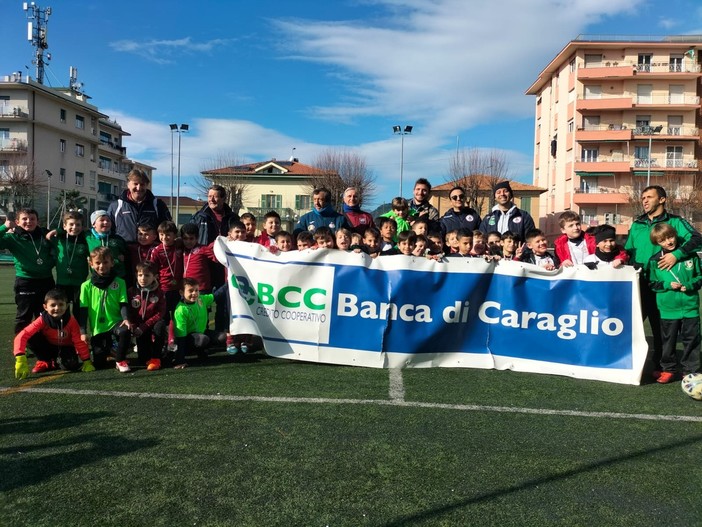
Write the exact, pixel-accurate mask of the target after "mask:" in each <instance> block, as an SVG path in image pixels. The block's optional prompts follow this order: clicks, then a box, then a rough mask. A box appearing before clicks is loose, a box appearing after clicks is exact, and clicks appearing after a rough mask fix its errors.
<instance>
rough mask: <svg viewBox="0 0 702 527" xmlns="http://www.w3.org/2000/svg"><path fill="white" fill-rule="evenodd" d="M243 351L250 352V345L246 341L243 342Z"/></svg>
mask: <svg viewBox="0 0 702 527" xmlns="http://www.w3.org/2000/svg"><path fill="white" fill-rule="evenodd" d="M241 352H242V353H248V352H249V345H248V344H246V343H245V342H242V343H241Z"/></svg>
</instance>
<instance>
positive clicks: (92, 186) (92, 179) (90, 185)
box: [88, 170, 97, 190]
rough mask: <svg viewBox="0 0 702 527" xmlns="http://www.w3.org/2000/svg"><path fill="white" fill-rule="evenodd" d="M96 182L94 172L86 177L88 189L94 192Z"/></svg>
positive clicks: (95, 173)
mask: <svg viewBox="0 0 702 527" xmlns="http://www.w3.org/2000/svg"><path fill="white" fill-rule="evenodd" d="M96 181H97V172H96V171H95V170H91V171H90V175H89V176H88V189H89V190H95V182H96Z"/></svg>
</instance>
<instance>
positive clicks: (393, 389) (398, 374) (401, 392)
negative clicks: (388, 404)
mask: <svg viewBox="0 0 702 527" xmlns="http://www.w3.org/2000/svg"><path fill="white" fill-rule="evenodd" d="M389 384H390V389H389V390H388V392H389V393H388V395H389V397H390V400H391V401H404V400H405V384H404V382H403V381H402V370H401V369H400V368H390V383H389Z"/></svg>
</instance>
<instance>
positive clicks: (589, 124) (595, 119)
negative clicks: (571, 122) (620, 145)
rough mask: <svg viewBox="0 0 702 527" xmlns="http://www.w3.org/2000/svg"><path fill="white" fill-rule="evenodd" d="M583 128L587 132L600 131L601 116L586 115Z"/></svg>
mask: <svg viewBox="0 0 702 527" xmlns="http://www.w3.org/2000/svg"><path fill="white" fill-rule="evenodd" d="M583 128H584V129H585V130H599V129H600V116H599V115H585V116H583Z"/></svg>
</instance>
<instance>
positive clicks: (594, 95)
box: [585, 85, 602, 99]
mask: <svg viewBox="0 0 702 527" xmlns="http://www.w3.org/2000/svg"><path fill="white" fill-rule="evenodd" d="M585 98H586V99H601V98H602V86H599V85H598V86H585Z"/></svg>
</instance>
